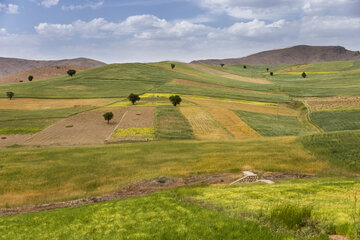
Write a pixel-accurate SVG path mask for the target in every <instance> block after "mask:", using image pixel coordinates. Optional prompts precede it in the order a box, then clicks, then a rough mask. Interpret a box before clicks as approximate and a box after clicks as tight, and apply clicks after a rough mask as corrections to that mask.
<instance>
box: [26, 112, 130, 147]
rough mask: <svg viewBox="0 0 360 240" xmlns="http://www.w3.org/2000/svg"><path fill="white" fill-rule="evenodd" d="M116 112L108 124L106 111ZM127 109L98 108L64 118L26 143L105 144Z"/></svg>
mask: <svg viewBox="0 0 360 240" xmlns="http://www.w3.org/2000/svg"><path fill="white" fill-rule="evenodd" d="M108 111H111V112H113V113H114V118H113V120H111V121H110V124H107V123H106V121H105V120H104V118H103V116H102V115H103V114H104V113H105V112H108ZM125 111H126V109H125V108H121V109H98V110H93V111H88V112H84V113H80V114H77V115H75V116H71V117H69V118H66V119H63V120H61V121H59V122H57V123H55V124H54V125H51V126H50V127H48V128H46V129H45V130H43V131H41V132H39V133H37V134H35V135H33V136H32V137H31V138H30V139H28V140H26V141H25V142H24V144H25V145H32V146H34V145H88V144H104V141H105V139H106V137H107V136H109V134H111V133H112V131H113V130H114V126H116V125H117V124H118V123H119V121H120V119H121V117H122V115H123V114H124V113H125Z"/></svg>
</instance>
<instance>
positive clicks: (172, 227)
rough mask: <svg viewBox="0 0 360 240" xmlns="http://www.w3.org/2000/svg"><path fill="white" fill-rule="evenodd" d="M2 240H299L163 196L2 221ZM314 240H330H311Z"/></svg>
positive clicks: (250, 222) (154, 195) (0, 225)
mask: <svg viewBox="0 0 360 240" xmlns="http://www.w3.org/2000/svg"><path fill="white" fill-rule="evenodd" d="M0 239H12V240H17V239H19V240H20V239H29V240H30V239H36V240H40V239H77V240H78V239H104V240H110V239H131V240H133V239H139V240H140V239H141V240H144V239H149V240H150V239H151V240H153V239H163V240H165V239H171V240H173V239H174V240H176V239H179V240H184V239H203V240H212V239H213V240H215V239H216V240H217V239H234V240H235V239H243V240H254V239H262V240H263V239H264V240H265V239H266V240H280V239H283V240H290V239H300V238H297V237H295V236H294V235H291V234H289V233H279V232H275V231H271V230H270V229H269V228H268V227H264V226H261V225H259V224H257V223H256V222H255V221H249V220H242V219H235V218H231V217H228V216H226V215H224V214H222V213H219V212H217V211H215V210H209V209H205V208H202V207H200V206H197V205H195V204H190V203H185V202H182V201H180V200H179V199H178V198H177V197H176V194H174V193H169V192H164V193H157V194H153V195H150V196H146V197H141V198H134V199H126V200H120V201H112V202H106V203H99V204H93V205H89V206H81V207H74V208H67V209H57V210H52V211H46V212H40V213H34V214H25V215H17V216H9V217H2V218H0ZM313 239H324V240H325V239H327V238H326V237H323V238H313Z"/></svg>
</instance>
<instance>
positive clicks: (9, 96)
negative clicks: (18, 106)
mask: <svg viewBox="0 0 360 240" xmlns="http://www.w3.org/2000/svg"><path fill="white" fill-rule="evenodd" d="M14 95H15V93H13V92H7V93H6V96H7V97H8V98H9V99H10V100H11V99H12V98H13V97H14Z"/></svg>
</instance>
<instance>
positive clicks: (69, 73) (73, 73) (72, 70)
mask: <svg viewBox="0 0 360 240" xmlns="http://www.w3.org/2000/svg"><path fill="white" fill-rule="evenodd" d="M67 74H68V75H69V76H70V77H72V76H74V75H75V74H76V70H74V69H69V70H68V71H67Z"/></svg>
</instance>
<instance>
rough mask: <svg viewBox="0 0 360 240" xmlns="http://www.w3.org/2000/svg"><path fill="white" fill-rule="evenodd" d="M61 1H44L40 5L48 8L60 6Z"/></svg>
mask: <svg viewBox="0 0 360 240" xmlns="http://www.w3.org/2000/svg"><path fill="white" fill-rule="evenodd" d="M58 3H59V0H43V1H42V2H41V3H40V4H41V5H42V6H44V7H46V8H50V7H53V6H56V5H58Z"/></svg>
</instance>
